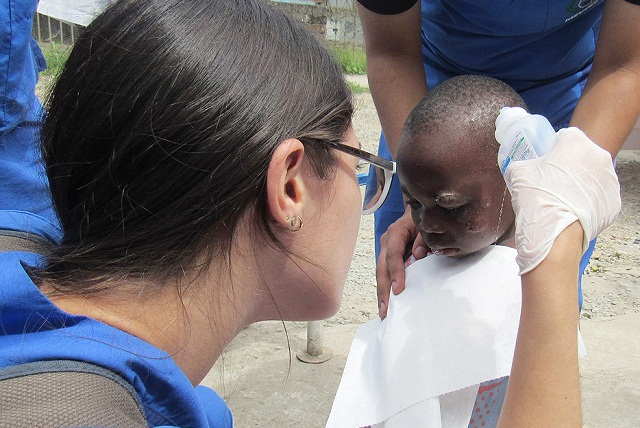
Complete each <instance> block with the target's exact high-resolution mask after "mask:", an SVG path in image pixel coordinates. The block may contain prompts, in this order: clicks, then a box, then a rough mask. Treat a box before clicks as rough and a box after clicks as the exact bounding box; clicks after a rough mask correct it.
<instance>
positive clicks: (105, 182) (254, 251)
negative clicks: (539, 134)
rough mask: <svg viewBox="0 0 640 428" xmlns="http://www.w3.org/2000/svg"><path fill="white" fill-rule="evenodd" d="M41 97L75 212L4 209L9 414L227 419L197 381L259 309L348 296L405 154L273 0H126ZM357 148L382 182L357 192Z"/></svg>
mask: <svg viewBox="0 0 640 428" xmlns="http://www.w3.org/2000/svg"><path fill="white" fill-rule="evenodd" d="M32 6H35V5H32ZM31 13H33V10H31ZM5 35H6V34H5ZM8 37H9V36H8ZM46 108H47V117H46V119H45V120H44V124H43V127H42V135H41V146H42V154H43V159H44V163H45V169H46V174H47V178H48V182H49V187H50V191H51V196H52V200H53V204H54V207H55V210H56V213H57V216H58V219H59V224H60V227H61V230H59V229H57V227H56V226H55V225H52V224H51V222H48V223H47V222H46V219H43V218H41V217H38V216H37V215H36V214H34V213H31V212H29V211H28V210H3V211H0V228H1V229H3V231H4V232H3V236H4V237H5V238H6V239H4V240H3V241H2V250H3V252H0V270H1V271H2V278H1V279H0V281H1V282H0V326H1V327H2V328H1V330H0V332H1V333H0V402H2V411H1V413H0V415H1V416H0V419H1V420H2V422H3V424H5V425H8V426H71V425H74V426H127V427H130V426H178V427H213V426H216V427H229V426H231V424H232V421H231V415H230V411H229V409H228V408H227V406H226V404H225V403H224V402H223V401H222V399H221V398H220V397H219V396H218V395H216V394H215V393H214V392H213V391H211V390H209V389H207V388H203V387H200V386H197V385H198V384H199V383H200V381H201V380H202V379H203V377H204V376H205V375H206V374H207V372H208V371H209V370H210V369H211V367H212V365H213V364H214V363H215V361H216V360H217V359H218V357H219V356H220V354H221V352H222V351H223V349H224V348H225V347H226V345H227V344H228V343H229V342H230V341H231V340H232V339H233V338H234V336H235V335H236V334H237V333H238V332H239V331H240V330H242V329H243V328H244V327H246V326H247V325H249V324H251V323H253V322H256V321H261V320H273V319H277V320H314V319H324V318H327V317H329V316H331V315H333V314H334V313H335V312H336V311H337V309H338V307H339V304H340V301H341V297H342V291H343V287H344V283H345V279H346V275H347V271H348V268H349V264H350V261H351V258H352V255H353V251H354V247H355V241H356V236H357V231H358V225H359V218H360V215H361V212H362V211H363V210H364V211H365V212H371V211H373V210H375V209H376V208H377V207H378V206H379V205H380V203H381V202H382V200H383V199H384V196H385V194H386V192H387V191H388V187H389V183H390V180H391V178H392V175H393V172H394V170H395V165H394V163H393V162H388V161H383V160H380V159H378V158H377V157H376V156H374V155H371V154H368V153H366V152H363V151H361V150H360V149H359V144H358V141H357V139H356V137H355V135H354V133H353V130H352V126H351V120H352V115H353V105H352V102H351V95H350V93H349V90H348V87H347V85H346V84H345V81H344V79H343V77H342V72H341V70H340V68H339V66H338V65H337V64H336V62H335V61H334V59H333V58H332V57H331V56H330V55H329V54H328V53H327V51H326V50H324V49H323V48H322V46H321V45H320V44H319V42H318V41H317V40H316V39H315V38H314V36H312V35H311V34H310V33H309V32H307V31H306V30H304V29H303V28H302V27H301V25H300V24H297V23H295V22H294V21H292V20H291V19H289V18H287V17H286V16H285V15H284V14H282V13H281V12H278V11H276V10H274V9H272V8H271V6H270V5H269V4H268V3H267V2H264V1H260V0H243V1H230V0H213V1H212V0H121V1H119V2H116V3H114V4H113V5H112V6H111V7H109V8H108V9H107V10H106V11H105V12H104V13H103V14H102V15H100V16H99V17H98V18H96V20H95V21H94V22H93V23H92V24H91V25H90V26H89V27H88V28H87V29H86V30H85V31H84V32H83V34H82V35H81V37H80V38H79V39H78V41H77V42H76V44H75V46H74V47H73V50H72V52H71V54H70V57H69V60H68V62H67V63H66V65H65V67H64V70H63V71H62V73H61V74H60V76H59V78H58V81H57V83H56V85H55V87H54V89H53V91H52V93H51V96H50V99H49V101H48V103H47V105H46ZM32 143H35V141H32ZM361 161H367V162H370V163H371V164H372V165H374V166H375V167H376V168H380V169H378V170H377V171H380V172H381V173H380V174H379V177H380V183H381V184H382V186H381V191H380V193H379V194H377V197H374V198H373V199H372V200H370V201H367V202H365V203H364V205H363V206H362V208H361V205H360V202H359V201H360V189H359V186H358V177H357V173H358V170H359V169H360V168H361V166H362V165H360V162H361ZM376 168H374V170H376ZM382 180H384V181H382ZM0 184H2V185H5V184H4V183H0ZM516 187H517V186H516ZM356 201H358V202H356ZM603 223H604V224H606V221H604V222H603ZM604 224H603V225H601V227H603V226H604ZM578 234H579V233H575V234H574V235H578ZM572 236H573V235H572ZM569 238H571V237H569ZM574 241H575V242H574ZM577 241H578V240H577V239H569V240H568V242H569V244H570V245H569V246H570V247H572V246H575V247H578V246H579V243H577ZM574 244H575V245H574ZM572 248H573V247H572ZM563 254H564V253H563ZM562 266H563V265H562ZM536 271H537V269H536ZM573 271H575V269H574V270H572V272H573ZM529 278H530V281H534V280H535V278H534V277H533V276H530V277H529ZM538 281H539V279H538ZM556 285H557V284H556ZM535 302H536V301H535V299H534V300H532V304H534V303H535ZM536 313H538V311H536ZM550 322H557V323H558V324H561V323H562V322H564V321H563V320H555V319H553V320H551V321H550ZM545 331H553V330H548V329H545ZM530 339H531V340H540V339H539V338H538V337H536V336H535V335H532V336H531V338H530ZM529 344H530V343H529ZM523 370H524V371H523V373H527V371H526V370H527V366H526V364H525V367H524V368H523ZM43 374H44V375H46V377H44V379H45V381H42V380H41V379H43ZM78 374H84V375H87V374H88V375H90V377H91V379H92V381H91V382H88V381H86V376H84V375H82V376H81V377H82V379H85V380H83V381H81V382H80V381H70V380H69V379H70V378H71V379H76V377H74V376H76V375H78ZM573 374H574V373H572V372H571V373H568V374H567V376H568V377H570V375H573ZM26 378H28V379H31V380H32V381H30V382H25V381H24V380H25V379H26ZM526 379H527V381H531V382H536V381H537V379H534V378H533V377H527V378H526ZM564 379H566V378H564ZM561 380H562V379H561ZM517 384H518V383H517V382H516V385H517ZM572 385H573V384H572ZM122 389H124V390H125V391H126V392H128V395H126V394H125V395H126V396H127V397H128V398H130V399H132V400H133V405H132V406H130V405H128V404H127V403H129V401H127V400H126V399H124V398H123V396H122V394H117V393H115V392H113V393H112V391H116V390H117V391H121V390H122ZM573 392H574V396H576V391H573ZM577 396H578V397H579V393H578V394H577ZM116 398H117V399H116ZM121 403H122V404H121ZM129 404H131V403H129ZM516 404H517V403H516ZM515 408H516V409H517V407H515ZM96 409H97V410H99V411H97V410H96ZM123 421H124V422H123Z"/></svg>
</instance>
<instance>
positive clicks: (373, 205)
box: [362, 163, 386, 213]
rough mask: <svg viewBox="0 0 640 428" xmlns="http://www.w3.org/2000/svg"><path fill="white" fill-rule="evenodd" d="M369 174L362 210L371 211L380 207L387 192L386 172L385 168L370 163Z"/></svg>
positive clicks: (364, 211)
mask: <svg viewBox="0 0 640 428" xmlns="http://www.w3.org/2000/svg"><path fill="white" fill-rule="evenodd" d="M367 165H368V167H369V174H368V178H367V180H366V184H367V187H366V189H365V192H364V198H363V202H362V212H363V213H369V212H372V211H371V210H375V209H377V208H379V205H381V204H382V202H384V201H381V198H382V197H383V196H386V195H384V193H385V190H386V189H385V187H386V186H385V184H386V174H385V171H384V169H382V168H380V167H377V166H375V165H372V164H368V163H367Z"/></svg>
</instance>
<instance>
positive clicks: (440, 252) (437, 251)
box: [430, 248, 460, 256]
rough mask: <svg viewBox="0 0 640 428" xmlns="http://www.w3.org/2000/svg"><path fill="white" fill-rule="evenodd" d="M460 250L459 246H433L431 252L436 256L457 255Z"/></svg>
mask: <svg viewBox="0 0 640 428" xmlns="http://www.w3.org/2000/svg"><path fill="white" fill-rule="evenodd" d="M459 252H460V250H459V249H458V248H431V251H430V253H431V254H434V255H436V256H455V255H456V254H458V253H459Z"/></svg>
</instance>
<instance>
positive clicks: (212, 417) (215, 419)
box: [196, 385, 233, 428]
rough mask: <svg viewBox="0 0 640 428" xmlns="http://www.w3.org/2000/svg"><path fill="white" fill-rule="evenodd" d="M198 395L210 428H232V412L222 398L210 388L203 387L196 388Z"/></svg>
mask: <svg viewBox="0 0 640 428" xmlns="http://www.w3.org/2000/svg"><path fill="white" fill-rule="evenodd" d="M196 394H197V396H198V399H199V400H200V405H201V406H202V408H203V409H204V411H205V413H206V415H207V420H208V421H209V428H232V427H233V417H232V415H231V410H229V407H228V406H227V403H225V402H224V400H223V399H222V397H220V396H219V395H218V394H216V393H215V391H213V390H212V389H210V388H207V387H206V386H203V385H198V386H197V387H196Z"/></svg>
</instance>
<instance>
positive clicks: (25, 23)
mask: <svg viewBox="0 0 640 428" xmlns="http://www.w3.org/2000/svg"><path fill="white" fill-rule="evenodd" d="M36 7H37V0H21V1H10V2H5V3H4V5H3V6H1V7H0V211H11V212H12V214H11V216H9V218H11V219H15V218H18V217H19V215H18V214H19V213H20V212H22V213H25V215H26V216H30V217H32V218H33V217H34V216H35V217H37V218H38V219H44V222H45V223H48V228H50V233H48V236H45V238H47V239H49V240H51V237H52V236H56V239H57V235H59V227H58V220H57V217H56V215H55V213H54V210H53V203H52V201H51V195H50V192H49V183H48V181H47V178H46V175H45V171H44V166H43V163H42V159H41V155H40V124H41V121H42V116H43V109H42V106H41V104H40V101H39V100H38V97H37V96H36V93H35V88H36V83H37V81H38V74H39V73H40V71H42V70H43V69H44V68H45V66H46V64H45V60H44V57H43V55H42V52H41V51H40V48H39V47H38V44H37V43H36V41H35V40H34V39H33V37H32V36H31V28H32V25H33V17H34V14H35V12H36ZM29 221H30V220H24V221H22V220H21V221H19V222H18V223H16V224H13V223H4V222H3V223H2V224H0V229H3V228H4V229H11V230H21V231H24V232H33V233H38V234H40V232H39V230H32V229H29V230H23V226H24V225H25V224H29ZM37 229H40V227H38V228H37ZM56 229H58V230H56ZM41 236H42V235H41Z"/></svg>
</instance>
